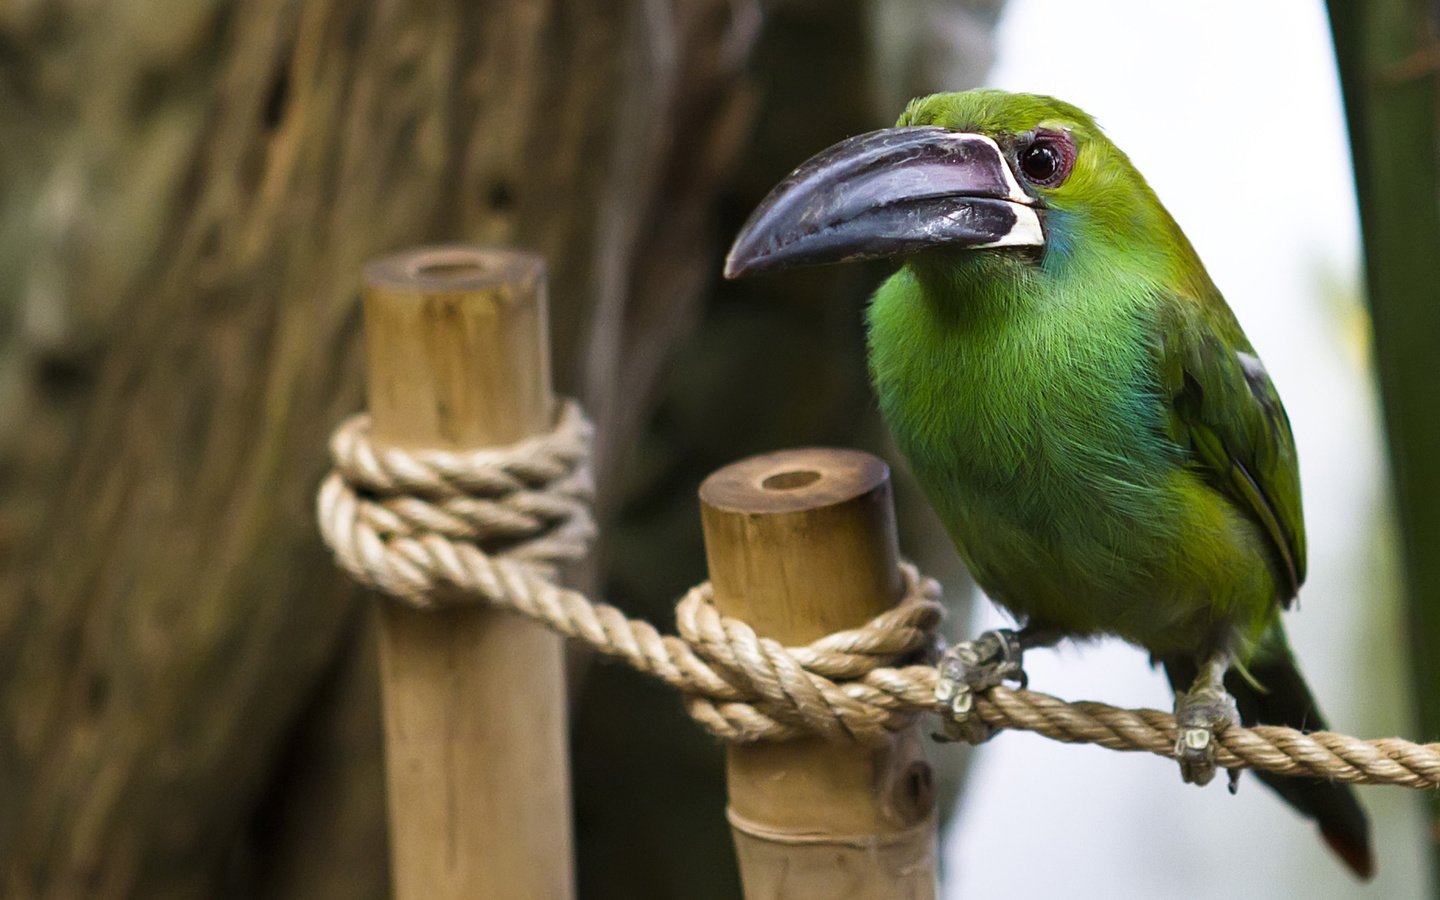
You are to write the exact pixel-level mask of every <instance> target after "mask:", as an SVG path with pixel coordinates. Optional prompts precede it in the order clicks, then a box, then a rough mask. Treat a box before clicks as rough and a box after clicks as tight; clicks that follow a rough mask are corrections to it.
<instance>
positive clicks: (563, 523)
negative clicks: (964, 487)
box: [318, 403, 1440, 788]
mask: <svg viewBox="0 0 1440 900" xmlns="http://www.w3.org/2000/svg"><path fill="white" fill-rule="evenodd" d="M590 437H591V428H590V425H589V423H588V422H586V421H585V418H584V416H583V414H582V413H581V412H580V409H579V407H578V406H576V405H575V404H574V403H567V404H566V405H565V406H564V408H563V409H562V411H561V414H560V416H559V418H558V420H557V422H556V425H555V427H554V428H553V429H552V430H551V431H550V432H549V433H547V434H544V435H539V436H536V437H534V438H530V439H527V440H524V441H520V442H518V443H516V444H513V445H511V446H509V447H499V448H490V449H485V450H478V451H471V452H465V453H452V452H440V451H430V450H426V451H405V450H400V449H398V448H395V447H381V446H377V445H375V444H374V443H373V442H372V440H371V438H370V433H369V422H368V420H367V419H366V418H365V417H363V416H357V417H355V418H352V419H351V420H349V421H348V422H346V423H345V424H343V425H342V426H341V427H340V428H339V429H338V430H337V431H336V433H335V436H334V438H333V439H332V441H331V451H332V456H333V458H334V463H335V470H334V471H332V472H331V473H330V475H329V476H328V477H327V478H326V479H325V481H324V483H323V485H322V486H321V489H320V496H319V501H318V513H319V520H320V530H321V533H322V535H323V536H324V539H325V542H326V543H327V544H328V545H329V546H330V548H331V550H332V551H333V552H334V554H335V557H336V560H337V561H338V562H339V564H340V565H341V566H342V567H343V568H344V569H345V570H346V571H347V572H349V573H350V575H351V576H352V577H354V578H355V579H356V580H357V581H360V582H362V583H364V584H366V585H369V586H371V587H374V588H376V589H378V590H381V591H384V592H385V593H388V594H391V595H393V596H395V597H397V598H399V599H400V600H402V601H405V602H407V603H411V604H413V605H416V606H419V607H425V608H430V607H436V606H442V605H453V604H466V603H468V604H477V603H484V604H489V605H492V606H496V607H500V608H504V609H510V610H513V611H515V612H517V613H520V614H521V615H524V616H526V617H528V618H530V619H533V620H534V621H536V622H539V623H541V624H543V625H545V626H547V627H549V628H551V629H554V630H555V631H558V632H559V633H561V634H564V635H566V636H567V637H570V638H574V639H576V640H579V641H583V642H584V643H586V644H587V645H589V646H590V647H592V648H594V649H595V650H597V651H599V652H600V653H603V654H605V655H607V656H611V657H615V658H617V659H620V660H623V661H624V662H626V663H627V664H629V665H631V666H632V667H634V668H635V669H637V670H639V671H641V672H646V673H648V674H650V675H653V676H655V677H656V678H659V679H660V680H662V681H664V682H665V683H666V684H669V685H671V686H672V687H675V688H676V689H678V690H679V691H680V692H681V693H682V694H683V696H684V699H685V704H686V708H687V710H688V711H689V713H690V715H691V716H693V717H694V718H695V720H696V721H698V722H699V723H700V724H701V725H703V726H704V727H705V728H706V729H708V730H709V731H710V732H711V733H712V734H714V735H716V736H718V737H720V738H722V739H724V740H728V741H741V742H748V741H760V740H780V739H786V738H793V737H798V736H801V735H805V734H819V735H822V736H824V737H826V738H829V739H832V740H854V741H861V742H867V743H872V742H877V741H882V740H884V739H886V738H887V737H888V736H890V735H891V734H893V733H894V732H896V731H899V730H902V729H904V728H907V727H909V726H910V725H911V724H912V723H913V722H914V721H915V720H916V718H917V717H918V716H920V715H922V714H924V713H937V714H944V712H945V710H944V706H943V704H940V703H938V702H937V701H936V699H935V684H936V680H937V673H936V670H935V668H934V667H933V665H924V664H921V663H924V662H927V661H932V660H933V656H934V651H935V648H936V644H937V639H936V629H937V628H938V626H939V622H940V618H941V615H942V609H941V606H940V603H939V586H938V585H937V584H936V583H935V582H934V581H933V580H931V579H929V578H925V577H923V576H921V575H920V574H919V573H918V572H917V571H916V570H915V569H914V568H913V567H912V566H909V565H902V567H901V569H902V574H903V576H904V582H905V595H904V598H903V599H902V600H901V602H900V603H899V604H898V605H897V606H896V607H895V608H894V609H892V610H890V611H888V612H886V613H884V614H882V615H880V616H877V617H876V618H875V619H872V620H871V621H870V622H868V623H866V624H865V625H863V626H861V627H859V628H854V629H850V630H847V631H841V632H837V633H835V634H831V635H827V636H826V637H823V638H821V639H820V640H817V641H815V642H813V643H811V644H808V645H806V646H803V647H784V646H782V645H780V644H779V643H777V642H775V641H773V640H770V639H767V638H762V637H760V636H758V635H756V634H755V632H754V630H753V629H751V628H750V627H749V626H748V625H746V624H745V623H744V622H741V621H738V620H735V619H731V618H727V617H725V616H722V615H720V614H719V612H718V611H716V609H715V606H714V602H713V597H712V595H711V591H710V587H709V585H708V584H702V585H700V586H698V587H695V588H692V589H691V590H690V591H689V592H687V593H686V595H685V596H684V597H683V598H681V600H680V603H679V605H678V606H677V607H676V626H677V629H676V630H677V631H678V634H677V635H667V634H661V633H660V632H659V631H658V630H656V629H655V628H654V627H653V626H652V625H650V624H649V623H647V622H644V621H641V620H638V619H630V618H627V617H626V616H625V614H624V613H622V612H621V611H620V610H618V609H616V608H615V607H613V606H609V605H607V604H604V603H595V602H592V601H591V600H589V599H588V598H586V597H585V596H584V595H582V594H580V593H579V592H577V591H573V590H569V589H567V588H562V587H559V586H557V585H556V584H555V583H554V582H553V580H552V579H553V575H554V570H555V567H556V566H557V565H559V564H561V563H563V562H566V561H569V560H573V559H576V558H578V557H579V556H581V555H583V553H584V552H585V548H586V546H587V544H588V542H589V540H590V538H591V537H592V536H593V535H594V524H593V522H592V520H591V518H590V514H589V509H588V502H589V500H590V497H591V494H592V484H591V479H590V475H589V471H588V467H587V465H588V458H589V444H590ZM975 715H978V716H979V717H980V718H981V719H982V720H983V721H984V722H985V723H986V724H988V725H990V726H992V727H993V728H996V729H1000V728H1012V729H1020V730H1024V731H1033V732H1035V733H1037V734H1041V735H1044V736H1046V737H1048V738H1052V739H1054V740H1057V741H1064V742H1067V743H1089V744H1098V745H1100V746H1102V747H1108V748H1110V749H1112V750H1126V751H1145V752H1149V753H1154V754H1156V755H1158V756H1164V757H1167V758H1170V757H1172V756H1173V748H1174V746H1175V737H1176V732H1175V718H1174V716H1172V715H1171V714H1170V713H1166V712H1161V711H1158V710H1150V709H1139V710H1133V709H1120V708H1116V707H1113V706H1107V705H1106V704H1103V703H1091V702H1077V703H1069V702H1066V701H1064V700H1060V699H1058V698H1055V697H1051V696H1049V695H1046V694H1041V693H1037V692H1035V691H1028V690H1011V689H1009V688H1006V687H1003V686H1001V687H995V688H991V689H990V690H988V691H985V692H982V693H980V694H979V695H978V696H977V697H976V699H975ZM1216 743H1217V745H1218V746H1217V756H1216V762H1217V764H1218V765H1220V766H1222V767H1224V768H1231V769H1244V768H1257V769H1263V770H1266V771H1270V772H1276V773H1279V774H1284V775H1305V776H1312V777H1317V778H1326V779H1331V780H1335V781H1344V782H1350V783H1355V784H1398V785H1403V786H1405V787H1412V788H1432V787H1440V744H1415V743H1412V742H1410V741H1405V740H1401V739H1399V738H1383V739H1380V740H1370V741H1367V740H1361V739H1358V738H1354V737H1350V736H1348V735H1343V734H1336V733H1333V732H1314V733H1310V734H1306V733H1302V732H1299V731H1296V730H1295V729H1292V728H1282V727H1276V726H1268V725H1267V726H1258V727H1254V728H1242V727H1232V728H1228V729H1226V730H1224V731H1223V732H1221V733H1220V734H1218V735H1217V736H1216Z"/></svg>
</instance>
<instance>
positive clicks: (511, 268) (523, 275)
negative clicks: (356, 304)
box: [365, 246, 554, 449]
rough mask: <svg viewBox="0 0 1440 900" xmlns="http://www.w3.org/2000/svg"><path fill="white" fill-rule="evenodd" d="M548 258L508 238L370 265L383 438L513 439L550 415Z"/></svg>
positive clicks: (374, 400) (426, 443) (369, 344)
mask: <svg viewBox="0 0 1440 900" xmlns="http://www.w3.org/2000/svg"><path fill="white" fill-rule="evenodd" d="M545 281H546V279H545V263H544V260H542V259H541V258H540V257H539V256H536V255H534V254H530V253H519V252H515V251H508V250H494V249H485V248H478V247H464V246H447V247H433V248H422V249H419V250H412V251H409V252H406V253H399V254H396V255H394V256H388V257H385V258H383V259H380V260H377V261H375V262H373V263H371V264H370V265H368V266H366V267H365V286H366V290H365V342H366V350H367V353H368V359H369V368H368V389H369V400H370V416H371V421H372V422H373V423H374V429H375V436H376V439H377V440H379V441H382V442H385V443H390V444H396V445H400V446H411V447H435V448H443V449H465V448H474V447H484V446H490V445H495V444H508V443H511V442H513V441H517V440H519V439H521V438H523V437H526V436H528V435H531V434H536V433H537V432H541V431H544V430H545V429H547V428H549V427H550V425H551V416H552V414H553V411H554V398H553V393H552V388H551V381H550V350H549V339H548V333H549V324H548V321H547V310H546V304H545V299H544V298H545Z"/></svg>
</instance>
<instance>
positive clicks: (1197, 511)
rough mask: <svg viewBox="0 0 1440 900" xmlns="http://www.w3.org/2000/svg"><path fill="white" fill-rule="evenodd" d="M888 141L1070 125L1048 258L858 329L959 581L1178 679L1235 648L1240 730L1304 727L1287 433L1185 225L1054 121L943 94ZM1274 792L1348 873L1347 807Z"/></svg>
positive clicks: (890, 291) (1005, 137)
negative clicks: (956, 559)
mask: <svg viewBox="0 0 1440 900" xmlns="http://www.w3.org/2000/svg"><path fill="white" fill-rule="evenodd" d="M899 124H900V125H939V126H943V127H946V128H950V129H953V130H957V131H971V132H982V133H984V134H987V135H989V136H991V137H992V138H994V139H995V141H996V143H997V144H999V145H1000V147H1001V148H1002V150H1004V149H1006V148H1013V147H1014V146H1016V143H1017V136H1019V135H1023V134H1025V133H1027V132H1030V131H1032V130H1034V129H1037V128H1046V129H1055V130H1064V131H1066V132H1068V133H1069V134H1070V135H1071V137H1072V139H1073V140H1074V143H1075V145H1076V147H1077V154H1076V158H1075V163H1074V169H1073V171H1072V172H1071V174H1070V175H1069V177H1068V178H1066V179H1065V180H1064V181H1063V182H1062V183H1061V184H1060V185H1059V186H1058V187H1054V188H1033V190H1032V193H1034V195H1035V196H1036V198H1037V201H1038V205H1040V207H1041V208H1042V210H1043V222H1044V229H1045V237H1046V246H1045V247H1044V248H1043V249H1042V250H1040V251H1039V252H1038V253H1037V252H1032V251H1028V250H1027V251H1019V252H1017V251H1016V250H1015V249H1014V248H999V249H991V250H962V249H955V248H939V249H928V250H925V251H922V252H920V253H918V254H916V255H913V256H911V257H909V258H907V259H906V260H905V262H904V265H903V267H902V268H901V269H900V271H899V272H898V273H896V274H895V275H894V277H892V278H891V279H890V280H889V281H887V282H886V283H885V284H884V285H883V286H882V287H881V288H880V289H879V290H878V291H877V293H876V294H875V298H874V300H873V302H872V304H871V306H870V309H869V313H868V318H869V325H870V330H869V345H870V368H871V373H872V377H873V380H874V383H875V388H876V392H877V395H878V398H879V402H880V407H881V409H882V412H883V413H884V416H885V418H886V420H887V421H888V422H889V424H890V427H891V429H892V431H893V432H894V434H895V437H896V440H897V442H898V444H899V446H900V447H901V448H902V450H903V451H904V452H905V454H906V456H907V457H908V459H909V461H910V464H911V467H912V468H913V470H914V472H915V475H916V476H917V478H918V479H919V481H920V483H921V484H922V485H923V486H924V487H925V489H926V491H927V493H928V495H929V497H930V499H931V501H932V502H933V504H934V505H935V507H936V509H937V510H938V512H939V514H940V516H941V518H942V520H943V521H944V522H945V525H946V527H947V529H948V530H949V532H950V535H951V536H952V538H953V539H954V541H955V544H956V547H957V548H958V549H959V551H960V553H961V555H962V556H963V557H964V558H965V560H966V562H967V563H968V564H969V566H970V569H971V571H972V572H973V574H974V576H975V579H976V581H977V582H978V583H979V584H980V585H981V586H982V587H983V588H984V589H985V591H986V592H987V593H988V594H989V595H990V596H991V597H992V598H993V599H995V600H996V601H997V602H999V603H1001V604H1002V605H1004V606H1006V607H1008V608H1009V609H1010V610H1012V611H1013V612H1014V613H1015V614H1017V615H1018V616H1020V617H1021V618H1024V619H1028V620H1029V621H1030V622H1032V623H1034V624H1037V625H1041V626H1046V627H1050V628H1054V629H1058V630H1060V631H1063V632H1066V633H1069V634H1072V635H1077V636H1086V635H1098V634H1115V635H1119V636H1121V637H1123V638H1126V639H1127V640H1130V641H1132V642H1134V643H1136V644H1138V645H1140V646H1141V647H1144V648H1146V649H1148V650H1149V651H1150V652H1151V653H1152V654H1153V655H1154V656H1155V657H1156V658H1157V659H1163V660H1164V661H1165V663H1166V668H1167V670H1168V671H1170V672H1171V673H1172V675H1173V674H1174V673H1176V672H1193V669H1194V663H1195V661H1196V660H1197V659H1199V658H1201V657H1202V656H1203V655H1205V654H1206V653H1208V652H1209V651H1211V650H1212V649H1214V648H1215V647H1216V646H1217V644H1221V643H1225V644H1230V645H1232V646H1233V647H1234V648H1235V649H1236V651H1237V653H1238V656H1239V663H1240V670H1239V671H1238V672H1236V673H1234V674H1235V675H1237V677H1235V678H1232V679H1231V680H1230V682H1229V685H1230V688H1231V690H1232V691H1233V692H1235V693H1236V695H1237V697H1239V698H1240V700H1241V708H1242V711H1243V712H1245V713H1246V715H1248V716H1251V717H1253V716H1257V715H1269V714H1273V715H1277V716H1284V717H1286V718H1287V719H1294V720H1295V721H1287V722H1285V723H1283V724H1290V725H1295V726H1304V725H1307V724H1311V725H1313V724H1314V723H1318V722H1319V721H1320V719H1319V716H1318V713H1317V712H1316V711H1315V709H1314V703H1313V700H1312V699H1311V698H1310V695H1309V692H1308V690H1307V689H1305V687H1304V682H1303V680H1301V679H1300V676H1299V674H1298V671H1297V670H1295V667H1294V663H1293V660H1292V659H1291V657H1290V655H1289V650H1288V646H1287V645H1286V643H1285V640H1284V633H1283V630H1282V629H1281V627H1280V624H1279V614H1280V612H1281V610H1282V608H1283V607H1284V606H1285V605H1287V604H1288V602H1289V601H1290V599H1291V598H1293V597H1294V596H1295V594H1296V592H1297V591H1298V589H1299V587H1300V584H1301V582H1302V581H1303V579H1304V575H1305V535H1304V525H1303V521H1302V515H1301V502H1300V486H1299V477H1298V470H1297V460H1296V452H1295V444H1294V439H1293V437H1292V436H1291V432H1290V425H1289V421H1288V419H1287V418H1286V415H1285V410H1284V407H1283V406H1282V404H1281V402H1280V398H1279V395H1278V393H1277V392H1276V390H1275V387H1274V385H1273V384H1272V383H1271V381H1270V379H1269V376H1268V375H1267V374H1266V373H1265V371H1264V368H1263V366H1261V365H1260V363H1259V359H1258V357H1257V356H1256V355H1255V352H1254V349H1253V347H1252V346H1251V345H1250V342H1249V341H1248V340H1247V339H1246V337H1245V335H1244V333H1243V331H1242V330H1241V328H1240V326H1239V324H1238V323H1237V321H1236V319H1235V317H1234V315H1233V314H1232V313H1231V311H1230V309H1229V308H1228V307H1227V306H1226V304H1225V302H1224V300H1223V298H1222V297H1221V295H1220V293H1219V291H1218V290H1217V289H1216V287H1215V285H1214V284H1213V283H1212V282H1211V280H1210V278H1209V276H1208V275H1207V274H1206V272H1205V268H1204V266H1203V265H1202V264H1201V262H1200V259H1199V258H1198V256H1197V255H1196V253H1195V251H1194V249H1193V248H1192V247H1191V245H1190V242H1189V241H1188V240H1187V239H1186V238H1185V236H1184V234H1183V232H1182V231H1181V230H1180V228H1179V226H1178V225H1177V224H1176V223H1175V221H1174V220H1173V219H1172V218H1171V216H1170V214H1169V213H1168V212H1167V211H1166V210H1165V208H1164V206H1162V205H1161V203H1160V201H1159V200H1158V199H1157V198H1156V196H1155V194H1154V192H1153V191H1152V190H1151V189H1150V187H1149V185H1147V184H1146V182H1145V179H1144V178H1143V177H1142V176H1141V175H1140V173H1139V172H1138V171H1136V169H1135V167H1134V166H1133V165H1132V164H1131V163H1130V160H1129V159H1128V158H1127V157H1126V156H1125V154H1124V153H1122V152H1121V151H1120V150H1119V149H1118V148H1117V147H1115V145H1114V144H1113V143H1111V142H1110V140H1109V139H1108V138H1107V137H1106V136H1105V135H1104V134H1103V132H1101V130H1100V129H1099V127H1098V126H1097V125H1096V124H1095V122H1094V120H1093V119H1091V118H1090V117H1089V116H1088V115H1086V114H1085V113H1083V112H1082V111H1080V110H1078V109H1076V108H1075V107H1073V106H1071V105H1069V104H1066V103H1062V102H1060V101H1057V100H1053V99H1051V98H1047V97H1038V96H1029V95H1015V94H1006V93H1003V92H999V91H973V92H968V93H963V94H942V95H935V96H932V97H925V98H921V99H919V100H916V101H914V102H912V103H911V104H910V105H909V107H908V108H907V109H906V111H905V113H904V115H902V116H901V118H900V122H899ZM1245 671H1253V672H1255V673H1256V677H1257V678H1259V679H1260V680H1261V682H1264V681H1265V680H1266V679H1267V678H1271V679H1274V680H1276V681H1278V682H1281V683H1280V684H1279V686H1278V693H1269V694H1267V693H1265V690H1266V689H1270V688H1272V685H1268V684H1267V685H1263V686H1262V689H1259V690H1257V689H1256V687H1254V686H1252V685H1247V684H1246V683H1245V679H1244V677H1243V674H1242V673H1244V672H1245ZM1178 687H1180V688H1182V689H1183V688H1185V687H1188V684H1182V685H1178ZM1275 724H1281V723H1275ZM1270 780H1271V781H1272V782H1275V779H1270ZM1277 789H1280V790H1281V792H1282V794H1284V796H1286V798H1287V799H1289V800H1290V801H1291V802H1293V803H1296V805H1297V806H1299V807H1300V808H1301V809H1302V810H1303V811H1305V812H1306V813H1307V814H1309V815H1312V816H1313V817H1316V818H1317V819H1318V820H1319V821H1320V822H1321V824H1322V828H1324V829H1326V834H1327V837H1328V838H1329V839H1330V840H1331V841H1332V844H1335V843H1336V842H1337V841H1338V842H1340V844H1343V845H1344V846H1345V847H1347V848H1349V849H1348V850H1346V851H1344V852H1346V853H1347V854H1349V855H1347V856H1346V858H1347V859H1350V860H1354V859H1360V857H1361V855H1362V854H1361V851H1364V847H1365V840H1366V838H1365V824H1364V816H1363V813H1361V812H1360V810H1359V807H1358V806H1357V805H1356V804H1355V801H1354V798H1353V796H1351V795H1350V793H1349V792H1348V789H1345V788H1342V787H1338V786H1333V785H1320V784H1319V783H1311V782H1304V783H1301V782H1298V781H1292V780H1288V779H1280V780H1279V783H1278V784H1277ZM1340 844H1336V845H1337V846H1339V845H1340ZM1355 848H1359V849H1358V850H1357V849H1355ZM1364 853H1365V854H1368V851H1364ZM1365 858H1366V859H1367V860H1368V856H1365ZM1352 864H1354V863H1352ZM1357 870H1358V869H1357Z"/></svg>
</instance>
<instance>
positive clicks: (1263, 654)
mask: <svg viewBox="0 0 1440 900" xmlns="http://www.w3.org/2000/svg"><path fill="white" fill-rule="evenodd" d="M1159 662H1160V663H1161V665H1163V666H1164V667H1165V674H1166V675H1167V676H1168V677H1169V678H1170V684H1171V685H1172V686H1174V688H1175V690H1176V691H1187V690H1189V689H1190V685H1191V683H1192V682H1193V681H1194V680H1195V675H1196V672H1197V667H1196V665H1195V661H1194V660H1192V659H1187V658H1184V657H1173V656H1170V657H1161V658H1160V660H1159ZM1246 670H1247V671H1248V672H1249V673H1250V675H1251V677H1252V678H1253V679H1254V682H1255V683H1251V681H1249V680H1247V679H1246V678H1245V676H1244V674H1242V673H1241V672H1239V671H1237V670H1235V669H1232V670H1231V671H1230V673H1229V675H1227V676H1226V677H1225V689H1226V690H1227V691H1229V692H1230V695H1231V696H1233V697H1234V698H1235V703H1236V705H1237V706H1238V707H1239V708H1240V720H1241V721H1242V722H1243V723H1244V724H1246V725H1288V726H1289V727H1291V728H1299V729H1302V730H1305V731H1323V730H1325V728H1326V725H1325V720H1324V719H1323V718H1322V717H1321V716H1320V711H1319V709H1318V708H1317V707H1316V705H1315V698H1314V697H1313V696H1311V694H1310V688H1309V687H1307V686H1306V684H1305V679H1304V677H1303V676H1302V675H1301V674H1300V670H1299V669H1298V668H1296V666H1295V658H1294V657H1293V656H1292V655H1291V653H1290V647H1289V643H1288V642H1287V641H1286V640H1285V633H1284V631H1283V630H1282V629H1281V626H1280V624H1279V623H1278V622H1277V623H1276V624H1275V625H1273V626H1272V627H1271V629H1270V632H1269V633H1268V634H1266V636H1265V640H1264V641H1262V642H1261V646H1260V649H1259V650H1258V652H1257V653H1256V654H1255V657H1254V658H1253V659H1252V660H1251V661H1250V663H1249V665H1248V666H1246ZM1256 684H1259V685H1260V687H1259V688H1257V687H1256ZM1256 774H1257V775H1258V776H1259V778H1260V780H1261V781H1263V782H1265V784H1266V785H1268V786H1269V787H1270V788H1271V789H1272V790H1274V791H1275V792H1276V793H1277V794H1279V795H1280V796H1281V797H1283V798H1284V800H1285V802H1286V803H1289V804H1290V805H1291V806H1293V807H1295V809H1297V810H1298V811H1299V812H1300V813H1301V814H1302V815H1304V816H1306V817H1307V818H1310V819H1313V820H1315V823H1316V825H1318V826H1319V827H1320V835H1321V836H1322V837H1323V838H1324V839H1325V843H1326V844H1329V845H1330V849H1331V850H1333V851H1335V854H1336V855H1337V856H1339V857H1340V859H1341V860H1343V861H1344V863H1345V865H1347V866H1348V867H1349V868H1350V870H1351V871H1353V872H1354V873H1355V874H1356V875H1358V876H1359V877H1361V878H1364V879H1368V878H1370V877H1371V875H1373V874H1374V872H1375V860H1374V856H1373V854H1372V853H1371V850H1370V822H1369V820H1368V819H1367V818H1366V816H1365V811H1364V810H1362V809H1361V808H1360V803H1359V801H1357V800H1356V798H1355V792H1354V791H1353V790H1352V789H1351V788H1350V786H1349V785H1345V784H1339V783H1336V782H1333V781H1325V780H1323V779H1319V778H1296V777H1287V776H1284V775H1274V774H1271V773H1269V772H1257V773H1256Z"/></svg>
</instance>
